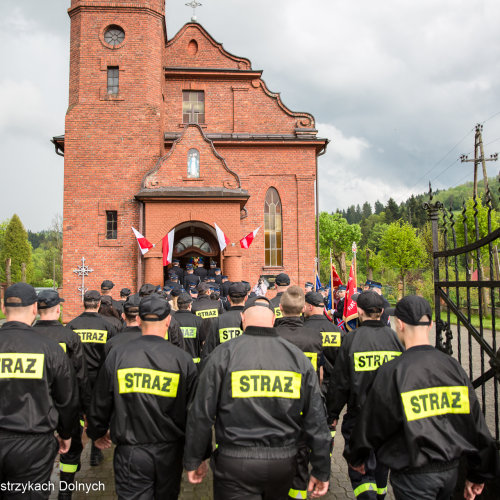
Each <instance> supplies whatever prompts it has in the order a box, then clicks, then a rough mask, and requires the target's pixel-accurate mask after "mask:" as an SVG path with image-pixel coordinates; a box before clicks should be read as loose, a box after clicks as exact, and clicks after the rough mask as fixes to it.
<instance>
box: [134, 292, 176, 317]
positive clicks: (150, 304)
mask: <svg viewBox="0 0 500 500" xmlns="http://www.w3.org/2000/svg"><path fill="white" fill-rule="evenodd" d="M169 314H170V304H169V303H168V302H167V301H166V300H165V299H164V298H163V297H160V296H159V295H158V294H156V293H153V294H151V295H148V296H146V297H143V298H142V299H141V302H140V304H139V317H140V318H141V319H142V320H143V321H161V320H163V319H165V318H166V317H167V316H168V315H169Z"/></svg>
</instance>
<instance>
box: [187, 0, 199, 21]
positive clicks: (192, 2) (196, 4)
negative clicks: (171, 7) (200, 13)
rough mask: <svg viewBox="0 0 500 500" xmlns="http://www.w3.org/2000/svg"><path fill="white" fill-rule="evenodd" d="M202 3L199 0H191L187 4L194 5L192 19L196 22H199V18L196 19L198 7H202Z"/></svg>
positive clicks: (188, 5)
mask: <svg viewBox="0 0 500 500" xmlns="http://www.w3.org/2000/svg"><path fill="white" fill-rule="evenodd" d="M201 6H202V4H201V3H200V2H197V1H196V0H191V2H188V3H187V4H186V7H192V8H193V17H191V21H193V22H194V23H196V22H197V19H196V7H201Z"/></svg>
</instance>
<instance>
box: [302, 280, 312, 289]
mask: <svg viewBox="0 0 500 500" xmlns="http://www.w3.org/2000/svg"><path fill="white" fill-rule="evenodd" d="M304 287H305V288H313V287H314V283H311V282H310V281H306V283H305V285H304Z"/></svg>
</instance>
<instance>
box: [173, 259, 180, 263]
mask: <svg viewBox="0 0 500 500" xmlns="http://www.w3.org/2000/svg"><path fill="white" fill-rule="evenodd" d="M179 263H180V260H179V259H173V260H172V264H179Z"/></svg>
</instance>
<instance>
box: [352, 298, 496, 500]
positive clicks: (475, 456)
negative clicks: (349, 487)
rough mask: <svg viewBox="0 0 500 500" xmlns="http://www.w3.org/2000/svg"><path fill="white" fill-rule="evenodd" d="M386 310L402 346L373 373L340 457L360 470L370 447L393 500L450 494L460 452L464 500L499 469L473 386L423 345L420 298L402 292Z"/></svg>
mask: <svg viewBox="0 0 500 500" xmlns="http://www.w3.org/2000/svg"><path fill="white" fill-rule="evenodd" d="M391 314H392V313H391ZM393 314H394V316H395V324H396V332H397V335H398V337H399V339H400V341H401V342H402V343H403V344H404V346H405V348H406V351H405V352H403V354H401V356H399V357H397V358H395V359H394V360H392V361H390V362H389V363H386V364H384V365H383V366H381V367H380V368H379V370H378V371H377V375H376V377H375V380H374V381H373V384H372V386H371V389H370V391H369V392H368V395H367V398H366V401H365V404H364V406H363V408H362V410H361V412H360V414H359V417H358V420H357V421H356V425H355V426H354V429H353V431H352V435H351V439H350V441H349V445H348V447H346V450H345V453H344V455H345V457H346V459H347V460H348V461H349V463H351V464H352V466H353V467H354V468H355V469H356V470H358V471H361V472H363V471H364V469H365V468H366V466H365V465H364V463H365V462H366V461H367V460H369V457H370V455H371V454H372V453H373V451H372V450H374V451H375V453H376V455H377V460H378V461H380V462H382V463H383V464H384V465H385V466H387V467H389V468H390V470H391V484H392V487H393V490H394V494H395V496H396V499H398V500H403V499H408V498H418V499H419V500H431V499H432V500H433V499H449V498H451V496H452V495H453V491H454V488H455V483H456V481H457V477H458V463H459V460H460V458H462V457H465V459H466V461H467V464H468V470H467V476H466V477H467V481H466V483H465V491H464V497H465V498H466V499H467V500H472V499H474V498H475V497H476V495H480V494H481V492H482V490H483V486H484V482H485V481H487V480H489V479H493V478H495V477H498V475H499V474H500V457H499V453H498V450H497V448H496V445H495V441H494V440H493V438H492V437H491V434H490V432H489V430H488V428H487V426H486V423H485V421H484V416H483V413H482V412H481V408H480V405H479V402H478V400H477V397H476V393H475V391H474V388H473V387H472V384H471V383H470V380H469V378H468V377H467V375H466V373H465V371H464V370H463V368H462V367H461V366H460V364H459V363H458V362H457V361H456V360H455V359H453V358H452V357H451V356H448V355H447V354H445V353H443V352H441V351H439V350H437V349H435V348H434V347H432V346H431V345H430V342H429V333H430V330H431V328H432V311H431V307H430V305H429V303H428V302H427V301H426V300H425V299H424V298H422V297H418V296H416V295H410V296H407V297H404V298H403V299H402V300H400V301H399V302H398V303H397V305H396V308H395V310H394V312H393Z"/></svg>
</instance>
